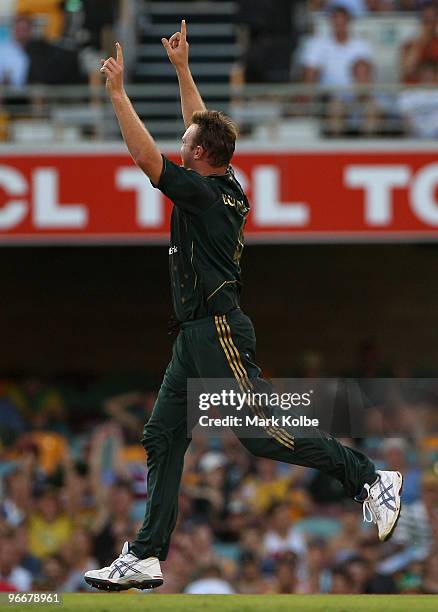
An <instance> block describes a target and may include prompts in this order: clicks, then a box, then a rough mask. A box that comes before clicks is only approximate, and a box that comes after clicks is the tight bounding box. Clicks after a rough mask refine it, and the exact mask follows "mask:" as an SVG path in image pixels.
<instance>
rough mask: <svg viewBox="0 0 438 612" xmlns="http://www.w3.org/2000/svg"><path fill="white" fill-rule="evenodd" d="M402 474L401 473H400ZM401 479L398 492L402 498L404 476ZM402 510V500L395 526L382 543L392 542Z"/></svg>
mask: <svg viewBox="0 0 438 612" xmlns="http://www.w3.org/2000/svg"><path fill="white" fill-rule="evenodd" d="M399 474H400V472H399ZM400 478H401V483H400V487H399V490H398V496H399V497H400V496H401V494H402V491H403V475H402V474H400ZM401 509H402V504H401V500H400V508H399V509H398V514H397V518H396V519H395V522H394V525H393V526H392V527H391V531H389V533H388V534H387V535H386V536H385V537H384V538H383V540H380V541H381V542H387V541H388V540H390V539H391V538H392V534H393V533H394V531H395V528H396V527H397V523H398V520H399V518H400V514H401Z"/></svg>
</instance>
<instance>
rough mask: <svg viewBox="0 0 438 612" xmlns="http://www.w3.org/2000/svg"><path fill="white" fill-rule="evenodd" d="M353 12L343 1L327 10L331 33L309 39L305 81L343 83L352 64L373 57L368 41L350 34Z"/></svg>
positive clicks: (346, 82)
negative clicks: (328, 11)
mask: <svg viewBox="0 0 438 612" xmlns="http://www.w3.org/2000/svg"><path fill="white" fill-rule="evenodd" d="M351 18H352V16H351V13H350V12H349V11H348V9H347V8H345V6H343V5H342V4H338V3H336V4H333V5H332V7H331V10H330V24H331V33H330V35H329V36H315V37H314V38H312V39H311V40H309V42H308V44H307V47H306V48H305V50H304V54H303V60H302V62H303V65H304V81H305V82H306V83H320V84H321V85H329V86H339V87H346V86H349V85H351V84H352V71H351V68H352V66H353V64H354V63H355V62H356V61H357V60H358V59H359V58H360V59H369V60H372V51H371V48H370V46H369V45H368V43H367V42H365V41H363V40H358V39H355V38H352V37H351V34H350V20H351Z"/></svg>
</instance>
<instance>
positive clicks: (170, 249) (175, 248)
mask: <svg viewBox="0 0 438 612" xmlns="http://www.w3.org/2000/svg"><path fill="white" fill-rule="evenodd" d="M174 253H178V247H177V246H171V247H169V255H173V254H174Z"/></svg>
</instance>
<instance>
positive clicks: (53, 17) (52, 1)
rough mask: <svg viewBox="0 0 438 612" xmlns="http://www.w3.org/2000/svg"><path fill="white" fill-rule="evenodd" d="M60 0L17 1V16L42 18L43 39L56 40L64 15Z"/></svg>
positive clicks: (62, 24)
mask: <svg viewBox="0 0 438 612" xmlns="http://www.w3.org/2000/svg"><path fill="white" fill-rule="evenodd" d="M61 4H62V2H61V0H18V1H17V14H18V15H27V16H29V17H39V16H41V17H43V19H44V20H45V21H46V23H45V27H44V33H45V38H46V39H47V40H56V39H57V38H59V37H60V36H61V34H62V31H63V28H64V13H63V11H62V9H61Z"/></svg>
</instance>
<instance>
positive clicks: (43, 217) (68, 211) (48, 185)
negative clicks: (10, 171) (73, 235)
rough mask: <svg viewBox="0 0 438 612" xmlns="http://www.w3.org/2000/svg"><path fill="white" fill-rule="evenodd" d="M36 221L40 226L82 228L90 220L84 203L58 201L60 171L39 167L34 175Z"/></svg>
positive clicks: (37, 225)
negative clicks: (62, 202)
mask: <svg viewBox="0 0 438 612" xmlns="http://www.w3.org/2000/svg"><path fill="white" fill-rule="evenodd" d="M33 190H34V223H35V225H36V227H40V228H82V227H84V226H85V225H86V223H87V220H88V210H87V208H86V206H85V205H84V204H61V203H60V202H58V199H59V189H58V171H57V170H56V168H38V169H37V170H35V172H34V175H33Z"/></svg>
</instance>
